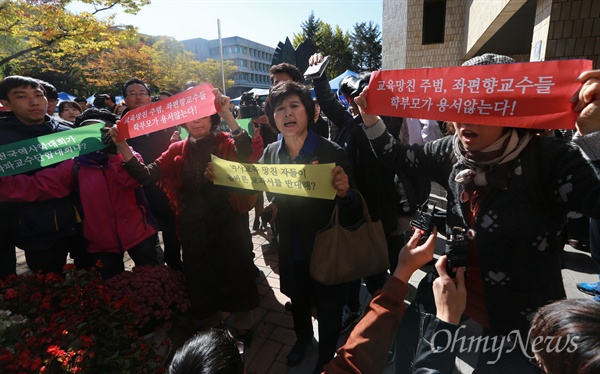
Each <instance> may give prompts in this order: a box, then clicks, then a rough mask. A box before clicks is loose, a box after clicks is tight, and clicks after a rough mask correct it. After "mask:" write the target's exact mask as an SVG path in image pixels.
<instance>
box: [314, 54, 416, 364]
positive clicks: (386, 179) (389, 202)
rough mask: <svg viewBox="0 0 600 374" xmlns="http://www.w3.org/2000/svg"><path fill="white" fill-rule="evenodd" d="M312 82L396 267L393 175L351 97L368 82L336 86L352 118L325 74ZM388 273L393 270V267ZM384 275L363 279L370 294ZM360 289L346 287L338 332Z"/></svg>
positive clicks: (356, 313)
mask: <svg viewBox="0 0 600 374" xmlns="http://www.w3.org/2000/svg"><path fill="white" fill-rule="evenodd" d="M322 61H323V55H322V54H320V53H317V54H314V55H312V56H311V58H310V60H309V64H310V65H314V64H318V63H320V62H322ZM365 78H366V77H365ZM313 82H314V85H315V86H314V90H315V94H316V96H317V100H318V102H319V104H320V105H321V111H322V112H323V113H324V114H325V116H327V119H328V120H329V121H331V122H332V123H333V124H335V125H336V127H337V128H338V129H339V131H338V133H337V135H336V137H335V138H333V139H332V141H333V142H335V143H337V144H339V145H340V146H341V147H342V148H344V150H345V151H346V155H347V157H348V160H349V162H350V164H351V165H352V168H353V171H354V178H355V180H356V186H357V189H358V190H359V191H360V193H361V194H362V195H363V196H364V198H365V201H366V203H367V207H368V208H369V214H370V215H371V218H372V219H373V220H375V221H379V220H381V223H382V225H383V230H384V233H385V235H386V240H387V244H388V253H389V258H390V263H391V264H395V261H396V259H397V258H398V251H399V250H400V248H402V246H403V244H404V243H403V242H401V241H399V240H397V239H398V237H397V236H393V235H392V234H393V233H394V232H395V230H396V228H397V225H398V212H397V210H396V207H397V205H398V204H397V201H396V194H395V188H394V173H393V171H392V170H390V169H388V168H385V167H384V166H383V165H382V164H381V163H380V162H379V161H378V160H377V158H376V157H375V154H374V153H373V151H372V149H371V144H370V143H369V140H368V139H367V137H366V135H365V133H364V131H363V130H362V127H361V125H362V122H363V120H362V118H361V116H360V115H359V113H358V108H356V104H355V103H354V101H353V98H354V97H356V96H358V95H359V94H360V93H361V92H362V90H363V88H364V87H366V85H367V83H368V82H367V81H366V80H365V79H363V78H361V77H353V76H348V77H345V78H344V79H342V80H341V81H340V83H339V90H338V91H339V92H341V93H342V94H343V96H344V97H345V98H346V100H347V101H348V102H349V103H350V104H351V106H354V107H355V109H354V112H355V115H353V114H351V113H350V112H348V111H347V110H346V108H345V107H344V106H343V105H342V104H341V103H340V102H339V101H338V100H337V98H336V96H335V95H334V93H333V92H332V90H331V87H330V85H329V80H328V78H327V74H326V73H323V75H321V77H319V78H315V79H314V80H313ZM391 270H392V271H393V270H394V269H393V267H392V268H391ZM386 273H387V272H381V273H378V274H373V275H371V276H369V277H366V278H365V279H364V281H365V284H366V286H367V290H368V291H369V293H370V294H371V295H373V294H374V293H375V292H376V291H377V290H379V289H381V287H383V284H384V283H385V279H386ZM360 287H361V280H360V279H356V280H354V281H351V282H349V284H348V295H347V300H346V305H345V306H344V309H343V314H342V325H341V329H340V332H341V333H346V332H348V331H349V330H350V329H351V328H352V327H353V326H354V325H355V324H356V323H357V322H358V321H359V320H360V317H361V316H362V309H361V305H360V301H359V298H360ZM393 356H394V355H393V352H392V354H390V361H392V359H393Z"/></svg>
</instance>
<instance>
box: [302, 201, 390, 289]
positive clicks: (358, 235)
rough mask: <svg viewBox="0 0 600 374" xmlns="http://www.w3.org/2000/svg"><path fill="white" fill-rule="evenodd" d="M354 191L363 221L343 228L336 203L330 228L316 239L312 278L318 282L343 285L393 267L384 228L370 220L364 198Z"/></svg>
mask: <svg viewBox="0 0 600 374" xmlns="http://www.w3.org/2000/svg"><path fill="white" fill-rule="evenodd" d="M353 192H354V193H355V194H356V195H357V196H358V197H359V198H360V200H361V203H362V210H363V217H362V219H361V220H360V221H359V222H358V223H357V224H355V225H354V226H352V227H343V226H341V225H340V217H339V207H338V206H337V204H336V206H335V208H334V209H333V213H332V215H331V221H330V222H329V225H327V226H326V227H325V228H324V229H323V230H321V231H319V232H318V233H317V235H316V236H315V242H314V246H313V252H312V256H311V258H310V275H311V277H312V278H313V279H314V280H316V281H318V282H319V283H322V284H325V285H334V284H341V283H345V282H348V281H351V280H356V279H360V278H364V277H367V276H369V275H373V274H377V273H380V272H382V271H386V270H387V269H389V267H390V263H389V259H388V249H387V242H386V238H385V233H384V231H383V225H382V224H381V221H375V222H373V221H371V216H370V214H369V210H368V208H367V203H366V202H365V199H364V198H363V197H362V195H361V194H360V193H357V191H356V190H354V191H353Z"/></svg>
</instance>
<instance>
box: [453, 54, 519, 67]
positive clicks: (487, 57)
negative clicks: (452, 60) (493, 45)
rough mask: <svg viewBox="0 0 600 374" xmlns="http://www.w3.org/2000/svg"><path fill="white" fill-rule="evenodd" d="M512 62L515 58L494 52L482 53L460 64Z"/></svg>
mask: <svg viewBox="0 0 600 374" xmlns="http://www.w3.org/2000/svg"><path fill="white" fill-rule="evenodd" d="M514 62H515V60H514V59H513V58H511V57H508V56H504V55H497V54H495V53H484V54H482V55H481V56H477V57H473V58H472V59H470V60H467V61H465V62H463V64H462V66H475V65H493V64H512V63H514Z"/></svg>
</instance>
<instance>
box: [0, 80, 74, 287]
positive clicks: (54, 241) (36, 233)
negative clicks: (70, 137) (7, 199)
mask: <svg viewBox="0 0 600 374" xmlns="http://www.w3.org/2000/svg"><path fill="white" fill-rule="evenodd" d="M0 103H2V105H3V106H4V107H5V108H6V109H8V110H9V112H8V113H6V114H4V116H3V117H1V118H0V125H1V126H0V127H1V129H0V134H1V136H0V145H6V144H11V143H15V142H18V141H22V140H27V139H32V138H36V137H39V136H43V135H49V134H53V133H57V132H60V131H66V130H70V128H69V127H67V126H64V125H62V124H60V123H59V122H57V121H56V120H55V119H54V118H52V117H50V116H49V115H48V114H47V113H46V109H47V104H48V100H47V98H46V96H45V93H44V88H43V87H42V85H41V83H40V82H39V81H38V80H37V79H34V78H30V77H22V76H17V75H14V76H9V77H6V78H4V79H3V80H2V81H1V82H0ZM49 167H54V166H49ZM35 171H37V170H34V171H31V172H29V173H27V175H31V174H33V173H35ZM74 202H75V201H74V199H73V196H67V197H63V198H60V199H52V200H48V201H44V202H35V203H2V204H1V207H2V214H1V215H0V232H1V236H2V240H0V255H1V256H2V260H0V268H1V272H0V278H2V277H5V276H7V275H9V274H14V273H15V271H16V256H15V246H18V247H19V248H21V249H23V250H24V251H25V258H26V260H27V265H28V266H29V268H30V269H31V270H32V271H34V272H36V271H38V270H40V271H43V272H61V271H62V267H63V266H64V265H65V263H66V258H67V253H68V252H69V251H71V257H73V258H74V259H75V264H76V265H82V266H83V264H81V263H79V262H78V259H79V258H81V256H79V254H81V253H82V240H81V235H80V233H79V226H80V222H81V221H80V218H79V214H78V212H77V209H76V208H75V205H74Z"/></svg>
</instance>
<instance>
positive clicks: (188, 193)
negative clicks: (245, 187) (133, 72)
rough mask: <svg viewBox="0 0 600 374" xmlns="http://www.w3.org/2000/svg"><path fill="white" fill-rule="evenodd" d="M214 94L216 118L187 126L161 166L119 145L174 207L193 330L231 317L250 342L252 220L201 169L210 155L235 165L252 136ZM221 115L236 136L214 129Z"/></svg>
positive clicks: (136, 171)
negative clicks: (248, 240) (226, 315)
mask: <svg viewBox="0 0 600 374" xmlns="http://www.w3.org/2000/svg"><path fill="white" fill-rule="evenodd" d="M213 93H214V95H215V107H216V108H218V113H217V114H214V115H212V116H208V117H203V118H200V119H197V120H194V121H190V122H188V123H186V127H187V130H188V132H189V136H188V138H187V139H186V140H183V141H179V142H175V143H172V144H171V145H170V146H169V148H168V150H167V151H166V152H164V153H163V154H162V155H161V156H160V157H158V158H157V160H156V161H154V162H151V163H148V164H146V165H144V164H142V163H140V162H139V160H138V159H137V158H135V157H134V155H133V153H132V152H131V150H130V148H129V147H128V146H127V142H126V141H118V142H115V143H116V145H117V149H118V150H119V152H120V153H121V154H122V155H123V158H124V160H125V164H124V165H125V168H126V169H127V170H128V171H129V172H130V173H131V175H132V176H133V177H134V178H136V179H137V180H138V181H140V182H141V183H143V184H144V185H149V184H155V183H156V182H159V185H160V186H161V188H162V189H163V191H164V192H165V194H166V196H167V197H168V198H169V200H170V203H171V205H172V206H173V208H174V211H175V214H176V216H177V222H178V232H179V238H180V241H181V246H182V248H183V258H184V261H185V262H184V267H183V270H184V275H185V278H186V286H187V289H188V292H189V295H190V301H191V304H192V310H191V313H192V318H193V319H194V325H195V326H192V328H198V327H201V326H204V327H209V326H213V327H214V326H217V325H219V324H220V323H222V321H223V316H222V314H221V312H230V313H233V314H234V316H235V323H234V327H235V328H236V329H237V330H238V333H239V335H240V336H241V337H242V338H243V339H246V340H249V339H250V338H251V336H250V331H249V330H250V328H251V327H252V325H253V322H254V321H253V316H252V309H254V308H255V307H257V306H258V303H259V299H258V289H257V286H256V283H255V281H254V266H253V265H254V264H253V262H252V258H251V257H250V252H249V251H248V250H247V248H246V244H245V237H244V233H243V229H244V225H245V226H246V229H247V225H248V221H247V220H246V222H244V221H243V219H242V215H240V214H239V213H237V212H235V211H234V210H233V208H232V206H231V205H230V202H229V199H230V197H231V196H230V192H231V190H230V189H227V188H224V187H222V186H216V185H214V184H213V183H212V182H211V181H210V179H208V178H207V177H206V176H204V171H205V169H206V167H207V164H208V163H209V161H210V160H211V156H212V155H216V156H218V157H220V158H223V159H226V160H230V161H237V159H238V155H240V154H242V153H245V154H246V155H247V154H250V153H251V151H252V146H251V140H250V137H249V135H248V133H247V132H245V131H244V130H243V129H241V128H240V127H239V125H238V124H237V122H236V121H235V119H234V118H233V115H232V114H231V112H230V111H229V108H228V107H229V105H228V104H229V98H228V97H227V96H223V95H221V93H220V92H219V91H218V89H215V90H213ZM219 115H220V116H222V117H223V118H225V120H226V121H227V124H228V125H229V126H230V128H231V129H232V130H233V131H232V133H233V134H234V135H233V139H232V138H230V137H229V134H228V133H218V134H217V135H214V134H213V133H212V132H211V130H213V129H214V128H216V126H217V125H218V124H219V122H220V117H219ZM110 134H111V137H112V138H113V140H116V139H117V137H118V134H119V129H118V127H117V126H113V127H112V129H111V130H110ZM246 157H247V156H246Z"/></svg>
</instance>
